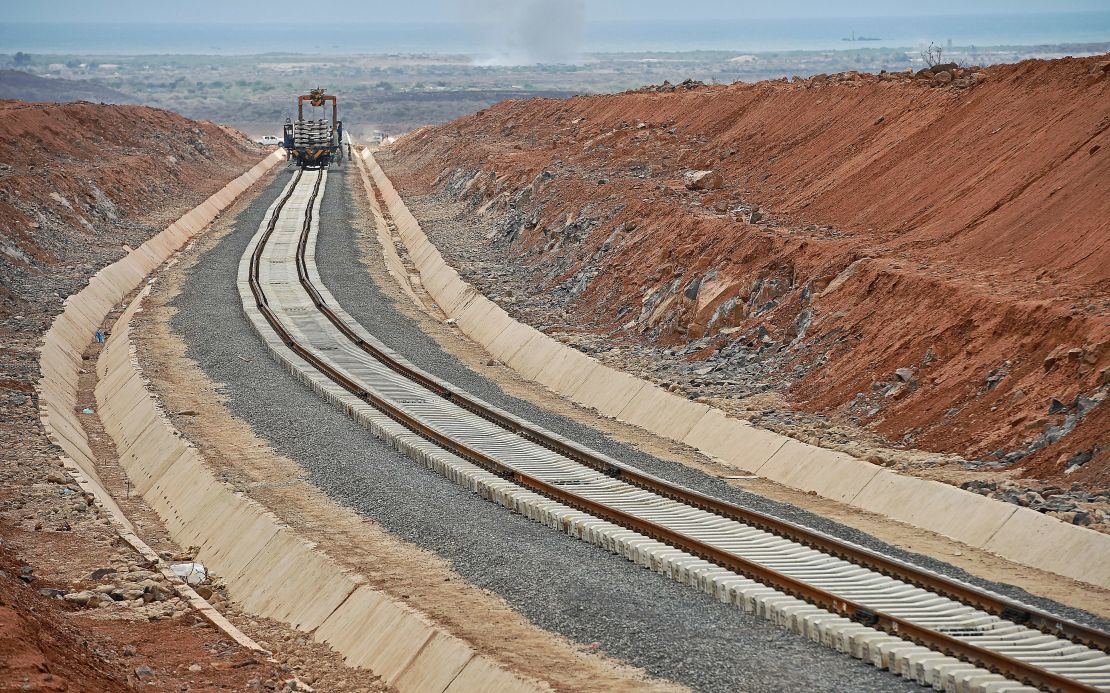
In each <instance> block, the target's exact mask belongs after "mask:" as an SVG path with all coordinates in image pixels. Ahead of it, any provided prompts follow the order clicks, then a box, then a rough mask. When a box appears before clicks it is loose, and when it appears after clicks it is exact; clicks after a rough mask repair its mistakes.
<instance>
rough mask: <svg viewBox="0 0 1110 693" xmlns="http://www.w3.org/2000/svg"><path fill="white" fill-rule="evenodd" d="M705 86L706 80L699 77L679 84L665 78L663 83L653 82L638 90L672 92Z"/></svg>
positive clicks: (644, 91)
mask: <svg viewBox="0 0 1110 693" xmlns="http://www.w3.org/2000/svg"><path fill="white" fill-rule="evenodd" d="M704 86H705V82H703V81H701V80H698V79H684V80H682V81H681V82H679V83H678V84H671V82H670V80H663V83H662V84H651V85H648V86H645V87H640V88H639V89H637V90H636V91H637V92H638V93H642V94H649V93H655V94H671V93H674V92H676V91H692V90H694V89H700V88H702V87H704Z"/></svg>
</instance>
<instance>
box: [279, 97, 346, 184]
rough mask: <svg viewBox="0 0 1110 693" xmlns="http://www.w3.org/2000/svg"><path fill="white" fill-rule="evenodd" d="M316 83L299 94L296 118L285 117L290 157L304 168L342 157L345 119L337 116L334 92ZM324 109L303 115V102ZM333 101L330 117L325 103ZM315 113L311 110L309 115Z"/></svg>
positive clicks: (319, 166)
mask: <svg viewBox="0 0 1110 693" xmlns="http://www.w3.org/2000/svg"><path fill="white" fill-rule="evenodd" d="M324 91H325V90H324V89H321V88H320V87H316V88H315V89H313V90H312V91H310V92H308V93H307V94H302V95H301V96H298V97H297V120H296V122H294V121H291V120H290V119H288V118H286V119H285V133H284V136H285V137H284V143H283V144H284V146H285V151H287V152H288V153H289V158H290V160H292V161H295V162H297V166H299V167H301V168H310V169H311V168H327V167H328V166H329V165H330V164H331V162H332V161H342V160H343V123H342V122H341V121H340V120H339V118H338V115H339V113H338V108H337V106H336V101H335V96H334V95H332V94H325V93H324ZM306 101H307V102H308V103H309V105H310V106H311V107H312V108H319V109H322V110H321V112H320V114H319V115H320V117H319V118H317V119H315V120H312V119H309V120H305V118H304V104H305V102H306ZM329 101H330V102H331V120H328V119H327V117H326V116H327V109H326V108H325V104H326V103H327V102H329ZM312 115H313V113H312V112H311V111H310V112H309V116H312Z"/></svg>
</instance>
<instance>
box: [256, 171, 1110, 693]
mask: <svg viewBox="0 0 1110 693" xmlns="http://www.w3.org/2000/svg"><path fill="white" fill-rule="evenodd" d="M302 175H303V174H302V173H301V172H300V171H298V172H297V174H296V179H295V180H294V182H293V184H292V185H290V186H289V187H288V190H287V191H286V193H285V194H284V196H283V197H282V199H281V200H280V201H279V202H278V204H277V205H276V207H275V208H274V211H273V213H272V215H271V218H270V219H269V221H268V223H267V227H266V230H265V232H264V233H263V235H262V237H261V238H260V240H259V241H258V243H257V245H256V246H255V248H254V250H253V252H252V254H251V259H250V269H249V283H250V289H251V293H252V295H253V297H254V299H255V303H256V304H257V307H258V309H259V311H260V312H261V313H262V315H263V316H264V317H265V318H266V321H267V322H268V323H269V325H270V326H271V328H272V329H273V330H274V332H275V333H276V334H277V335H278V336H279V337H280V339H281V340H282V342H283V343H284V344H285V345H286V346H287V347H288V348H289V349H290V350H292V351H293V352H294V353H295V354H297V356H299V357H300V358H302V359H304V360H305V361H306V362H308V363H309V364H311V365H312V366H313V367H314V368H316V369H317V370H318V371H320V372H321V373H322V374H324V375H325V376H327V377H328V378H329V379H331V380H332V381H333V382H335V383H336V384H338V385H339V386H341V387H342V388H344V389H345V390H347V391H348V392H350V393H351V394H353V395H354V396H356V397H358V398H359V399H361V400H363V401H365V402H366V403H368V404H370V405H371V406H373V407H374V408H375V409H377V410H378V411H380V412H382V413H383V414H385V415H386V416H388V417H390V418H391V419H393V420H394V421H397V422H398V423H400V424H401V425H403V426H405V427H406V428H408V429H409V430H411V431H413V432H414V433H416V434H417V435H419V436H421V437H423V438H424V439H426V440H428V441H430V442H432V443H434V444H436V445H438V446H440V447H442V448H444V449H445V450H448V451H450V452H452V453H454V454H456V455H458V456H459V457H461V458H463V459H465V460H467V461H469V462H472V463H474V464H476V465H478V466H479V467H482V468H484V469H486V470H488V471H490V472H492V473H494V474H496V475H498V476H500V477H502V478H504V479H507V480H510V481H512V482H514V483H516V484H519V485H520V486H522V487H525V488H527V489H530V490H532V491H535V492H537V493H540V494H542V495H544V496H546V497H548V498H551V499H553V500H557V501H559V502H561V503H564V504H566V505H568V506H571V507H574V508H576V509H579V510H581V511H583V512H586V513H589V514H590V515H593V516H595V517H597V518H599V519H603V520H607V521H609V522H612V523H614V524H617V525H620V526H622V527H625V528H627V529H630V530H633V531H635V532H639V533H641V534H644V535H646V536H648V537H651V538H653V539H656V540H658V541H661V542H663V543H665V544H668V545H671V546H673V547H675V548H678V549H681V550H683V551H686V552H688V553H690V554H692V555H694V556H698V557H701V558H703V559H704V560H707V561H710V562H712V563H714V564H717V565H719V566H722V567H724V568H727V569H728V570H731V571H734V572H736V573H738V574H740V575H744V576H746V577H749V578H751V579H754V580H757V581H759V582H762V583H765V584H767V585H769V586H771V587H774V588H776V589H778V590H781V591H782V592H785V593H787V594H789V595H793V596H795V597H798V598H800V599H803V600H805V601H807V602H809V603H811V604H814V605H816V606H819V607H821V608H824V609H827V610H829V611H831V612H833V613H836V614H840V615H842V616H845V617H847V618H850V619H852V620H853V621H857V622H859V623H861V624H863V625H868V626H871V627H874V628H876V629H879V630H883V631H885V632H887V633H890V634H892V635H895V636H897V637H900V638H903V639H906V640H910V641H913V642H916V643H918V644H920V645H923V646H925V647H928V648H929V649H931V650H934V651H937V652H939V653H943V654H947V655H950V656H954V657H957V658H959V659H962V660H964V661H968V662H972V663H974V664H976V665H978V666H982V667H984V668H986V669H989V670H991V671H994V672H997V673H1001V674H1003V675H1005V676H1007V677H1010V678H1013V679H1014V680H1016V681H1019V682H1023V683H1026V684H1029V685H1033V686H1036V687H1039V688H1042V689H1047V690H1056V691H1095V690H1099V689H1097V688H1094V687H1091V686H1088V685H1086V684H1084V683H1082V682H1079V681H1076V680H1074V679H1070V678H1067V677H1066V676H1062V675H1060V674H1057V673H1054V672H1051V671H1048V670H1046V669H1044V668H1041V667H1039V666H1036V665H1034V664H1030V663H1028V662H1025V661H1022V660H1021V659H1018V658H1015V657H1010V656H1008V655H1006V654H1003V653H1002V652H998V651H994V650H991V649H988V648H985V647H980V646H977V645H975V644H974V643H971V642H967V641H965V640H962V639H959V638H956V637H953V636H952V635H949V634H947V633H943V632H940V631H937V630H933V629H930V628H927V627H923V626H921V625H919V624H917V623H914V622H913V621H911V620H907V619H905V618H901V617H898V616H894V615H891V614H889V613H885V612H884V611H882V610H877V609H874V608H868V607H867V606H865V605H863V604H860V603H858V602H856V601H853V600H851V599H846V598H844V597H843V596H839V595H837V594H834V593H832V592H829V591H827V590H824V589H821V588H820V587H816V586H814V585H811V584H808V583H807V582H805V581H803V580H799V579H797V578H795V577H792V576H790V575H787V574H785V573H783V572H780V571H778V570H775V569H773V568H770V567H768V566H766V565H762V564H760V563H756V562H753V561H749V560H746V559H745V558H743V557H740V556H737V555H735V554H734V553H729V552H726V551H723V550H721V549H719V548H717V547H715V546H711V545H708V544H706V543H705V542H703V541H701V540H699V539H698V538H696V537H693V536H690V535H689V534H687V533H685V532H681V531H676V530H675V529H673V528H670V527H666V526H664V525H662V524H660V523H658V522H653V521H651V520H649V519H645V518H643V517H639V516H637V515H635V514H633V513H630V512H626V511H624V510H621V509H619V508H617V507H613V506H611V505H609V504H606V503H603V502H598V501H597V500H595V499H591V498H587V497H585V496H583V495H581V494H579V493H575V492H574V491H573V490H571V489H569V488H566V487H564V486H561V485H558V484H554V483H550V482H548V481H545V480H543V479H539V478H536V477H535V476H532V475H529V474H526V473H524V472H521V471H520V470H517V469H514V468H512V467H510V466H508V465H506V464H505V463H503V462H501V461H500V460H497V459H495V458H494V457H492V456H490V455H488V454H486V453H484V452H482V451H480V450H477V449H475V448H474V447H472V446H470V445H467V444H466V443H463V442H461V441H459V440H456V439H455V438H453V437H451V436H449V435H445V434H443V433H441V432H440V431H438V430H435V429H434V428H432V427H431V426H429V425H428V424H427V423H425V422H424V421H422V420H420V419H419V418H418V417H416V416H413V415H412V414H410V413H409V412H406V411H404V410H402V409H400V408H399V407H397V406H395V405H394V404H393V403H392V402H390V401H389V400H387V399H385V398H383V397H381V396H379V395H378V394H376V393H374V392H371V391H369V390H368V389H367V388H366V387H364V386H363V385H362V384H360V383H359V382H357V381H356V380H354V379H352V378H350V377H348V376H347V375H346V374H344V373H343V372H341V371H340V370H339V369H337V368H335V367H334V366H333V365H332V364H330V363H328V362H327V361H325V360H324V359H323V358H321V357H320V356H318V355H317V354H316V353H314V352H313V351H312V350H311V349H309V348H306V347H305V346H304V345H302V344H301V343H300V342H299V341H298V340H297V339H296V338H295V337H294V336H293V335H292V334H291V333H290V332H289V330H288V329H286V327H285V325H284V324H283V323H282V321H281V319H280V318H279V317H278V316H277V315H276V314H275V313H274V311H273V310H272V309H271V308H270V305H269V299H268V298H267V296H266V294H265V292H264V291H263V288H262V285H261V282H260V280H259V265H260V263H261V258H262V253H263V251H264V249H265V247H266V243H267V241H268V240H269V239H270V237H271V235H272V234H273V232H274V229H275V228H276V226H277V223H278V219H279V217H280V215H281V212H282V210H283V209H284V207H285V204H286V202H287V201H288V200H289V198H290V197H291V196H292V194H293V191H294V190H295V189H296V188H297V187H298V185H299V184H300V180H301V177H302ZM322 180H323V175H322V174H318V177H317V179H316V182H315V183H314V185H313V190H312V194H311V197H310V198H309V203H308V205H307V208H306V212H305V216H304V222H303V224H302V228H301V233H300V236H299V238H298V242H297V251H296V267H297V275H298V278H299V280H300V284H301V286H302V287H303V288H304V290H305V291H306V292H307V294H308V295H309V297H310V298H311V300H312V302H313V304H314V306H315V307H316V309H317V310H318V311H319V312H320V313H321V314H322V315H324V316H325V317H326V318H327V320H328V321H329V322H330V323H332V324H333V325H334V326H335V327H336V329H337V330H339V331H340V332H341V333H342V334H343V335H345V336H346V337H347V338H348V339H349V340H350V341H351V342H352V343H353V344H355V345H356V346H357V347H358V348H359V349H361V350H362V351H364V352H366V353H367V354H369V355H370V356H372V357H373V358H374V359H376V360H377V361H379V362H380V363H381V364H383V365H384V366H386V367H388V368H389V369H391V370H393V371H395V372H396V373H398V374H400V375H402V376H404V377H405V378H407V379H409V380H411V381H412V382H414V383H416V384H417V385H419V386H420V387H422V388H424V389H426V390H428V391H429V392H432V393H434V394H435V395H437V396H438V397H441V398H443V399H445V400H447V401H449V402H452V403H454V404H455V405H457V406H459V407H461V408H463V409H466V410H467V411H469V412H471V413H473V414H476V415H478V416H480V417H482V418H484V419H486V420H488V421H490V422H492V423H494V424H496V425H497V426H499V427H501V428H503V429H505V430H507V431H510V432H512V433H515V434H516V435H518V436H521V437H522V438H524V439H526V440H528V441H531V442H533V443H535V444H538V445H541V446H543V447H545V448H548V449H550V450H552V451H554V452H557V453H559V454H560V455H563V456H565V457H567V458H569V459H570V460H573V461H575V462H578V463H579V464H582V465H584V466H586V467H588V468H590V469H593V470H595V471H598V472H600V473H602V474H604V475H606V476H609V477H612V478H614V479H618V480H621V481H624V482H626V483H628V484H630V485H633V486H637V487H639V488H642V489H644V490H646V491H650V492H652V493H654V494H657V495H660V496H663V497H665V498H668V499H671V500H674V501H678V502H680V503H683V504H685V505H689V506H691V507H693V508H698V509H701V510H705V511H708V512H710V513H713V514H716V515H719V516H721V517H725V518H728V519H732V520H736V521H738V522H743V523H745V524H747V525H750V526H752V527H756V528H759V529H762V530H764V531H767V532H770V533H772V534H775V535H778V536H781V537H783V538H786V539H789V540H792V541H794V542H797V543H799V544H803V545H805V546H807V547H810V548H813V549H816V550H819V551H821V552H823V553H826V554H829V555H831V556H834V557H837V558H841V559H843V560H846V561H848V562H851V563H854V564H857V565H859V566H861V567H864V568H867V569H869V570H871V571H874V572H876V573H879V574H881V575H886V576H890V577H894V578H897V579H899V580H901V581H904V582H906V583H908V584H910V585H914V586H918V587H921V588H924V589H927V590H929V591H931V592H934V593H936V594H937V595H940V596H944V597H948V598H950V599H952V600H955V601H958V602H960V603H963V604H966V605H968V606H972V607H975V608H977V609H980V610H983V611H985V612H987V613H989V614H993V615H996V616H998V617H1000V618H1001V619H1004V620H1006V621H1010V622H1012V623H1015V624H1019V625H1023V626H1026V627H1028V628H1034V629H1038V630H1041V631H1043V632H1045V633H1046V634H1050V635H1053V636H1056V637H1059V638H1063V639H1067V640H1071V641H1073V642H1076V643H1081V644H1083V645H1086V646H1088V647H1091V648H1094V649H1096V650H1100V651H1102V652H1106V651H1107V650H1108V649H1110V634H1108V633H1106V632H1103V631H1100V630H1097V629H1095V628H1091V627H1088V626H1085V625H1082V624H1079V623H1075V622H1073V621H1070V620H1068V619H1064V618H1061V617H1059V616H1056V615H1053V614H1051V613H1049V612H1046V611H1042V610H1039V609H1035V608H1033V607H1030V606H1028V605H1026V604H1022V603H1020V602H1017V601H1014V600H1011V599H1007V598H1005V597H1002V596H1001V595H997V594H993V593H991V592H988V591H985V590H980V589H977V588H975V587H973V586H971V585H968V584H965V583H962V582H959V581H956V580H952V579H950V578H947V577H944V576H941V575H938V574H936V573H933V572H931V571H927V570H924V569H922V568H919V567H916V566H913V565H911V564H908V563H905V562H902V561H899V560H896V559H893V558H890V557H888V556H884V555H882V554H879V553H877V552H874V551H871V550H869V549H866V548H863V547H860V546H857V545H854V544H851V543H848V542H844V541H841V540H838V539H836V538H833V537H830V536H828V535H825V534H822V533H820V532H817V531H814V530H811V529H808V528H806V527H803V526H800V525H796V524H794V523H791V522H787V521H784V520H781V519H779V518H775V517H773V516H770V515H767V514H765V513H760V512H757V511H754V510H750V509H747V508H743V507H741V506H737V505H734V504H731V503H727V502H725V501H721V500H718V499H715V498H712V497H710V496H707V495H704V494H701V493H698V492H696V491H692V490H690V489H686V488H683V487H681V486H677V485H674V484H671V483H668V482H667V481H665V480H663V479H659V478H657V477H654V476H652V475H649V474H646V473H644V472H641V471H639V470H636V469H634V468H631V467H628V466H627V465H623V464H621V463H619V462H616V461H615V460H612V459H609V458H607V457H605V456H603V455H599V454H598V453H595V452H592V451H590V450H587V449H585V448H582V447H580V446H578V445H576V444H573V443H570V442H568V441H565V440H561V439H559V438H557V437H554V436H552V435H551V434H549V433H547V432H545V431H543V430H540V429H538V428H537V427H535V426H533V425H531V424H529V423H528V422H526V421H522V420H520V419H518V418H516V417H514V416H511V415H509V414H506V413H505V412H502V411H499V410H496V409H494V408H492V407H490V406H489V405H488V404H486V403H484V402H482V401H480V400H478V399H476V398H474V397H472V396H470V395H468V394H467V393H465V392H463V391H461V390H459V389H457V388H455V387H453V386H451V385H450V384H447V383H444V382H442V381H440V380H438V379H436V378H433V377H431V376H429V375H428V374H426V373H423V372H422V371H420V370H417V369H415V368H413V367H411V366H410V365H409V364H406V363H403V362H400V361H398V360H396V359H395V358H393V357H392V356H391V355H390V354H389V353H387V352H386V351H385V350H383V349H381V348H379V347H378V346H377V345H375V344H372V343H370V342H368V341H366V340H365V339H363V338H362V337H361V336H360V335H359V334H358V333H357V332H356V331H355V330H354V329H352V327H351V325H349V324H348V323H347V322H346V321H344V320H343V319H342V318H341V317H340V316H339V315H337V314H336V313H335V312H334V311H333V310H332V309H331V308H330V307H329V306H328V305H327V302H326V301H325V300H324V298H323V296H322V295H321V293H320V291H319V290H318V289H317V287H316V286H315V285H314V284H313V282H312V280H311V278H310V276H309V273H308V267H307V264H306V261H305V251H306V248H307V244H308V239H309V235H310V230H311V226H312V219H313V211H312V210H313V207H314V204H315V199H316V196H317V195H318V193H319V190H320V186H321V181H322Z"/></svg>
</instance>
